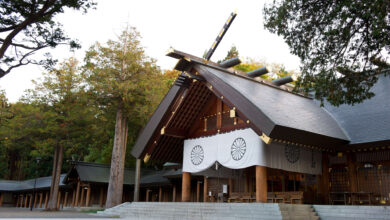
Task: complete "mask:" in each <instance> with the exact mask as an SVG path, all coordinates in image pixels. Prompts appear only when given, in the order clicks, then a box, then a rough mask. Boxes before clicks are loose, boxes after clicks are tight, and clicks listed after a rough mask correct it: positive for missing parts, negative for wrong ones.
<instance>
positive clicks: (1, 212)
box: [0, 207, 112, 220]
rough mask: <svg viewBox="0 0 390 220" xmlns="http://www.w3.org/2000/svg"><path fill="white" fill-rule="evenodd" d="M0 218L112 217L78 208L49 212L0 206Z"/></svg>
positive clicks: (101, 219) (101, 218)
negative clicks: (85, 211)
mask: <svg viewBox="0 0 390 220" xmlns="http://www.w3.org/2000/svg"><path fill="white" fill-rule="evenodd" d="M0 218H12V219H14V220H15V218H34V219H36V218H45V219H46V220H47V219H48V218H49V219H50V218H57V219H58V218H72V219H79V218H82V219H85V218H93V219H95V218H99V219H100V220H103V219H112V218H105V217H100V216H97V215H94V214H90V213H84V212H80V211H78V210H74V209H73V210H61V211H56V212H49V211H44V210H43V209H34V210H33V211H30V209H28V208H7V207H1V208H0Z"/></svg>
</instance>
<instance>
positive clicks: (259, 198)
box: [256, 166, 267, 202]
mask: <svg viewBox="0 0 390 220" xmlns="http://www.w3.org/2000/svg"><path fill="white" fill-rule="evenodd" d="M256 202H267V167H264V166H256Z"/></svg>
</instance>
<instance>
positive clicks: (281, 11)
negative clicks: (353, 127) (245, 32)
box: [264, 0, 390, 105]
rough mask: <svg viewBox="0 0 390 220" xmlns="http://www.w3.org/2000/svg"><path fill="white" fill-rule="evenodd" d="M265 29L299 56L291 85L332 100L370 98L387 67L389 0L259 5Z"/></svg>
mask: <svg viewBox="0 0 390 220" xmlns="http://www.w3.org/2000/svg"><path fill="white" fill-rule="evenodd" d="M264 18H265V24H264V26H265V28H267V29H268V30H269V31H271V32H272V33H276V34H278V35H280V36H282V37H283V38H284V40H285V41H286V43H287V44H288V45H289V46H290V48H291V52H292V53H293V54H295V55H297V56H299V57H300V59H301V61H302V75H301V77H300V78H299V81H298V82H297V86H298V87H301V88H303V89H304V91H305V92H311V91H313V92H315V97H316V98H317V99H319V100H321V101H322V102H323V101H324V100H327V101H329V102H330V103H331V104H333V105H340V104H354V103H359V102H362V101H363V100H365V99H368V98H370V97H372V96H373V95H374V94H373V93H372V92H371V91H370V88H371V87H372V86H373V85H374V83H375V82H376V81H377V75H378V74H380V73H381V71H382V70H383V69H384V68H388V67H390V64H389V63H388V62H386V58H388V57H389V55H390V1H389V0H359V1H314V0H309V1H302V0H299V1H295V0H282V1H278V2H276V1H275V2H273V3H272V4H271V5H266V6H265V8H264Z"/></svg>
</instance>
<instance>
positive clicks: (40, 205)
mask: <svg viewBox="0 0 390 220" xmlns="http://www.w3.org/2000/svg"><path fill="white" fill-rule="evenodd" d="M42 200H43V192H41V193H39V206H38V207H39V208H42Z"/></svg>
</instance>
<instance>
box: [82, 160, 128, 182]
mask: <svg viewBox="0 0 390 220" xmlns="http://www.w3.org/2000/svg"><path fill="white" fill-rule="evenodd" d="M75 168H76V170H77V173H78V175H79V177H80V180H81V181H82V182H94V183H108V180H109V177H110V166H109V165H105V164H97V163H86V162H77V164H76V165H75ZM123 184H125V185H132V184H134V169H129V168H126V169H125V173H124V180H123Z"/></svg>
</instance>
